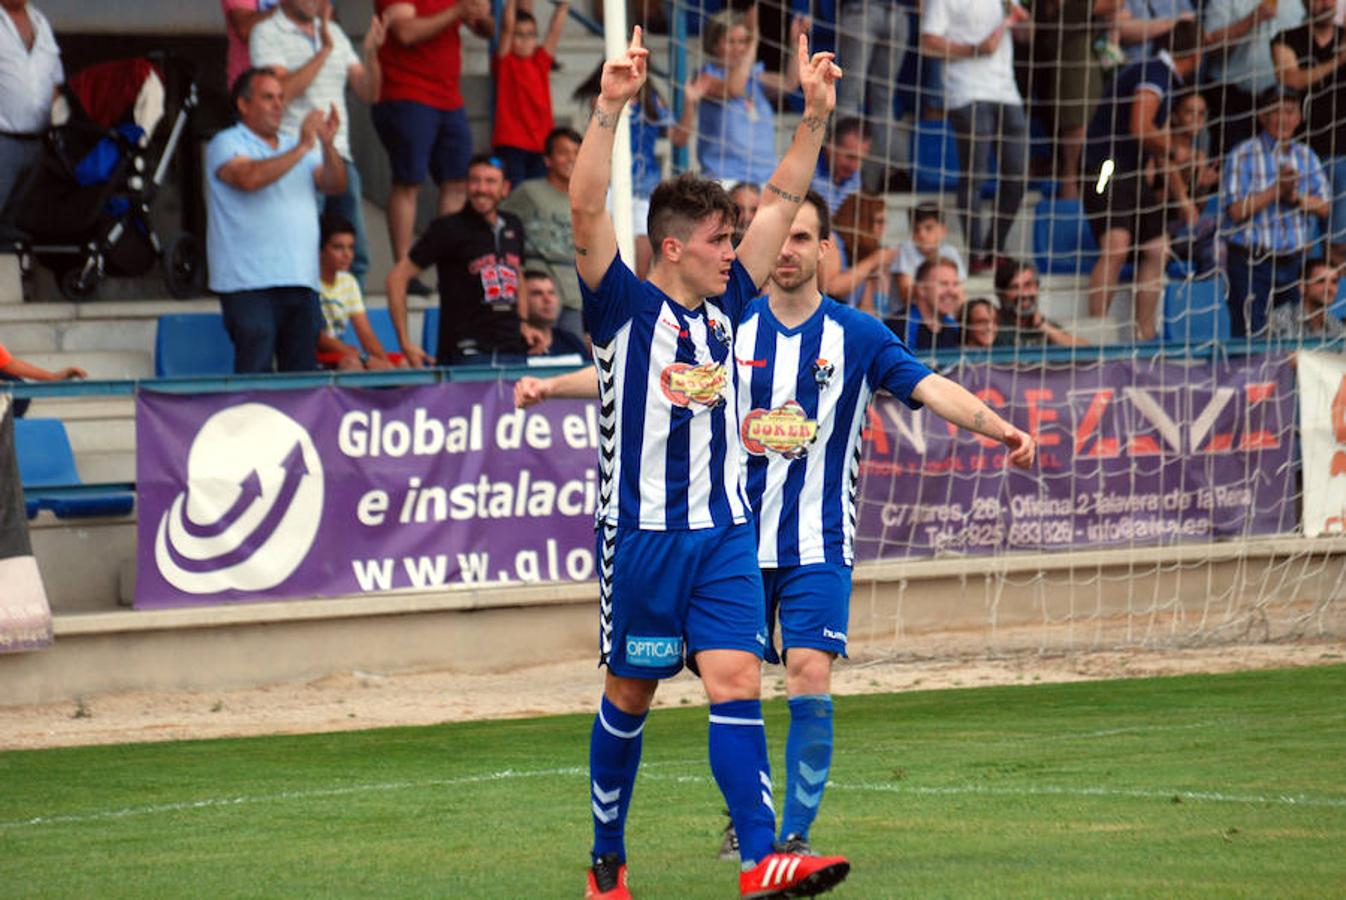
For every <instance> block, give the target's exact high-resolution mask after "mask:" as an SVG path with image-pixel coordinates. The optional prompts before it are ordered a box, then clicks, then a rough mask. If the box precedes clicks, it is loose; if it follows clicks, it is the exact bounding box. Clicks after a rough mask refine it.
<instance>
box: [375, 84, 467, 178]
mask: <svg viewBox="0 0 1346 900" xmlns="http://www.w3.org/2000/svg"><path fill="white" fill-rule="evenodd" d="M371 118H373V120H374V130H375V131H377V132H378V135H379V141H380V142H382V144H383V149H385V150H387V151H388V162H389V163H390V164H391V165H392V170H393V183H394V184H420V183H421V182H423V181H425V176H426V174H427V172H428V173H429V175H430V177H431V178H433V179H434V181H435V183H436V184H441V183H443V182H445V181H462V180H464V179H465V178H467V161H468V160H470V159H471V158H472V129H471V128H469V127H468V124H467V110H465V109H462V108H459V109H435V108H434V107H433V106H426V105H425V104H424V103H417V102H416V101H414V100H385V101H384V102H382V103H375V104H374V108H373V110H372V111H371Z"/></svg>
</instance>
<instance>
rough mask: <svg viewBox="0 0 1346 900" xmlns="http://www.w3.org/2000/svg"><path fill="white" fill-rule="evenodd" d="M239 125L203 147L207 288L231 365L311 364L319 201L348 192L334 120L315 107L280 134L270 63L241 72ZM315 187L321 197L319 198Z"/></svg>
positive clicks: (316, 324)
mask: <svg viewBox="0 0 1346 900" xmlns="http://www.w3.org/2000/svg"><path fill="white" fill-rule="evenodd" d="M233 100H234V107H235V110H236V111H237V113H238V116H239V123H238V124H237V125H235V126H233V127H232V128H226V129H225V130H224V131H221V132H220V133H219V134H217V135H215V137H214V138H212V139H211V141H210V144H209V145H207V147H206V200H207V210H208V212H209V216H208V217H207V223H208V231H207V236H206V257H207V263H208V266H209V271H210V289H211V290H212V291H213V292H215V293H216V294H218V295H219V297H220V307H221V310H222V312H223V314H224V327H225V330H226V331H228V333H229V337H230V339H231V340H232V341H233V342H234V371H235V372H238V373H248V372H269V371H271V366H272V359H273V357H274V358H275V361H276V363H277V365H278V368H279V369H280V370H281V371H282V372H304V371H311V370H313V369H316V368H317V367H318V358H317V353H316V348H317V346H318V335H319V334H320V333H321V332H322V309H321V307H320V305H319V303H318V257H317V254H315V253H314V252H313V248H314V247H317V246H320V242H321V232H320V231H319V229H318V200H319V197H320V196H321V194H327V195H328V196H331V195H333V194H340V193H341V192H343V191H345V190H346V164H345V162H344V161H343V160H342V158H341V154H340V153H339V152H337V149H336V143H335V142H336V136H337V132H338V130H339V128H340V124H341V123H340V120H339V119H338V118H337V116H336V111H335V110H332V111H330V112H328V114H327V115H326V116H324V115H323V113H321V112H319V111H318V110H316V109H315V110H312V111H310V112H309V114H308V115H307V116H305V117H304V121H303V122H302V123H301V124H300V127H299V133H298V134H297V135H286V134H281V131H280V123H281V116H282V114H283V112H284V108H285V103H284V89H283V88H282V87H281V82H280V79H279V78H278V77H276V76H275V75H274V74H273V73H272V72H271V71H270V70H269V69H248V70H247V71H246V72H244V73H243V74H242V75H240V76H238V81H237V82H235V83H234V90H233ZM320 192H321V194H320Z"/></svg>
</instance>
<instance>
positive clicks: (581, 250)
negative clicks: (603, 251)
mask: <svg viewBox="0 0 1346 900" xmlns="http://www.w3.org/2000/svg"><path fill="white" fill-rule="evenodd" d="M575 255H576V256H588V255H589V251H588V250H586V249H585V248H584V247H581V246H579V245H578V244H576V245H575Z"/></svg>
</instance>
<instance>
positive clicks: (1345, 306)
mask: <svg viewBox="0 0 1346 900" xmlns="http://www.w3.org/2000/svg"><path fill="white" fill-rule="evenodd" d="M1327 311H1328V312H1329V313H1331V314H1332V315H1334V316H1336V317H1337V318H1338V319H1343V320H1346V278H1343V279H1341V282H1340V283H1339V284H1338V285H1337V299H1335V300H1333V301H1332V305H1331V306H1329V307H1328V308H1327Z"/></svg>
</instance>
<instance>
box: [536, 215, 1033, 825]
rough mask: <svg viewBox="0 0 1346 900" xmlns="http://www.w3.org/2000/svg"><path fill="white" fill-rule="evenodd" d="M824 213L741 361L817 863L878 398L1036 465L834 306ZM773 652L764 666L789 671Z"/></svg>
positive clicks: (746, 424)
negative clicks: (823, 285)
mask: <svg viewBox="0 0 1346 900" xmlns="http://www.w3.org/2000/svg"><path fill="white" fill-rule="evenodd" d="M828 219H829V216H828V212H827V207H826V204H825V203H824V202H823V201H822V199H821V198H820V197H818V196H817V195H816V194H812V193H810V194H809V196H808V197H807V201H806V202H805V203H804V205H803V206H802V207H800V208H799V210H798V212H797V214H796V216H795V219H794V222H793V223H792V226H791V228H790V231H789V233H788V236H787V238H786V241H785V244H784V245H783V247H782V248H781V250H780V253H779V255H778V257H777V259H776V265H775V269H774V271H773V273H772V279H771V284H770V289H769V293H768V295H767V296H764V297H758V298H756V299H754V300H753V301H752V302H750V303H749V304H748V305H747V307H746V308H745V310H744V313H743V315H742V317H741V318H740V321H739V323H738V327H737V330H736V339H735V347H734V356H735V369H736V372H737V382H738V409H739V422H740V425H739V428H740V435H741V441H742V444H743V446H744V448H745V458H746V461H747V462H746V472H747V477H746V488H747V493H748V498H749V502H750V504H751V505H752V508H753V510H754V512H755V514H756V516H757V520H758V557H759V561H760V565H761V568H762V577H763V582H764V588H765V592H766V603H767V616H768V619H767V621H768V627H769V628H770V629H771V630H773V631H774V628H775V625H776V624H777V623H779V626H780V631H781V645H782V648H783V650H784V653H783V655H784V657H785V663H786V686H787V692H788V695H789V705H790V720H791V723H790V732H789V736H788V738H787V742H786V765H787V769H788V773H787V784H786V800H785V809H784V814H783V816H782V822H781V837H782V844H783V847H784V848H785V849H788V850H793V851H803V852H808V833H809V827H810V825H811V824H812V822H813V820H814V818H815V816H816V815H817V812H818V808H819V805H820V803H821V800H822V794H823V788H824V786H825V784H826V781H827V775H828V771H829V768H830V765H831V757H832V703H831V696H830V689H831V668H832V660H833V659H835V657H836V656H837V655H838V654H844V653H845V651H846V630H847V622H848V614H849V602H850V591H851V565H852V562H853V553H852V548H853V541H854V530H855V526H854V515H853V513H854V510H855V501H856V487H857V475H858V466H859V453H858V450H859V447H860V433H861V429H862V427H863V424H864V421H865V411H866V409H867V407H868V405H869V401H870V398H871V397H872V395H873V392H874V390H876V389H880V388H881V389H884V390H887V391H888V392H890V393H892V394H893V395H895V396H897V397H898V398H899V399H901V400H902V401H904V402H906V403H907V404H909V405H911V406H913V407H917V406H920V405H922V404H925V405H927V406H929V407H930V409H931V410H932V411H933V412H935V413H936V414H937V415H939V416H941V417H942V418H944V419H946V420H947V421H949V422H951V423H953V424H955V425H958V426H960V427H963V428H966V429H969V430H971V431H974V432H977V433H979V434H981V435H984V436H986V437H988V438H991V439H993V440H996V441H999V442H1001V443H1003V444H1004V445H1005V446H1006V447H1007V448H1008V450H1009V453H1008V457H1007V461H1008V462H1009V463H1010V464H1011V465H1014V466H1017V467H1020V468H1028V467H1030V466H1031V465H1032V463H1033V459H1034V455H1035V446H1034V442H1033V440H1032V439H1031V438H1030V437H1029V436H1028V435H1026V434H1025V433H1024V432H1022V431H1020V430H1019V429H1017V428H1015V427H1014V426H1012V425H1010V424H1009V423H1007V422H1005V421H1004V420H1003V419H1001V418H1000V417H999V416H998V415H996V414H995V413H994V412H992V411H991V410H990V409H989V408H987V406H986V405H985V404H984V403H982V402H981V401H980V400H979V399H977V398H976V397H974V396H973V395H972V394H970V393H969V392H968V391H967V390H965V389H964V388H962V387H961V386H959V385H957V384H955V383H954V382H952V381H950V380H948V379H947V378H944V377H943V376H940V375H937V374H935V373H933V372H931V371H930V370H929V369H928V368H927V367H926V366H924V365H923V364H921V363H920V362H919V361H917V360H916V359H915V358H914V357H912V355H911V353H910V352H909V351H908V349H907V348H906V346H905V345H904V344H903V343H901V342H900V341H899V340H898V339H897V338H896V337H895V336H894V335H893V334H892V333H891V332H890V331H889V330H888V329H887V328H886V327H885V326H883V325H882V323H880V322H879V321H878V320H876V319H873V318H872V317H870V316H868V315H865V314H864V313H861V312H859V311H857V310H854V309H851V308H850V307H847V306H845V305H843V304H841V303H838V302H837V301H835V300H833V299H831V298H828V297H824V296H823V295H822V294H821V293H820V292H819V290H818V282H817V269H818V261H819V259H820V258H821V257H822V255H823V254H824V253H826V252H827V251H828V250H829V249H830V246H831V242H830V239H829V237H830V235H829V232H830V224H829V221H828ZM596 389H597V378H596V370H594V369H584V370H580V371H577V372H573V373H570V374H567V375H562V376H558V377H556V378H549V379H536V378H525V379H522V380H521V381H520V382H519V383H518V384H517V385H516V387H515V399H516V402H517V403H518V404H519V405H520V406H528V405H532V404H533V403H536V402H538V401H540V400H543V399H546V398H548V397H555V396H572V397H585V396H588V397H592V396H596ZM774 643H775V642H774V640H773V641H772V642H771V644H769V645H768V648H767V651H766V654H767V656H768V658H770V659H771V660H772V661H773V662H777V661H779V659H778V658H777V657H776V654H775V649H774Z"/></svg>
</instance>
